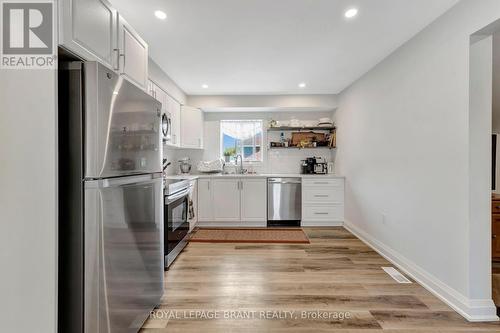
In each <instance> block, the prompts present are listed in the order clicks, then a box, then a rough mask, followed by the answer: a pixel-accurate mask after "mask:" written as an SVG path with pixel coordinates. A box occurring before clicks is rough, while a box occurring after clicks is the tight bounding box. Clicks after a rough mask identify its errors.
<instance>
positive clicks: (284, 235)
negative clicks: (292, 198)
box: [189, 228, 309, 244]
mask: <svg viewBox="0 0 500 333" xmlns="http://www.w3.org/2000/svg"><path fill="white" fill-rule="evenodd" d="M189 241H190V242H204V243H283V244H309V238H307V235H306V234H305V232H304V231H303V230H302V229H301V228H268V229H264V228H261V229H259V228H198V229H196V230H195V232H194V233H193V234H192V235H191V239H190V240H189Z"/></svg>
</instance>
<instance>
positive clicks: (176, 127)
mask: <svg viewBox="0 0 500 333" xmlns="http://www.w3.org/2000/svg"><path fill="white" fill-rule="evenodd" d="M167 107H168V109H167V111H168V112H170V116H171V119H172V140H171V141H170V143H169V144H170V145H172V146H176V147H179V146H180V144H181V143H180V132H181V104H180V103H179V102H177V101H176V100H175V99H173V98H172V97H171V96H167Z"/></svg>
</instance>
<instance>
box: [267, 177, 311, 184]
mask: <svg viewBox="0 0 500 333" xmlns="http://www.w3.org/2000/svg"><path fill="white" fill-rule="evenodd" d="M267 182H268V183H270V184H302V181H301V180H300V179H285V178H269V179H268V180H267Z"/></svg>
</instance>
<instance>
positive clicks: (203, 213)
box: [198, 178, 214, 222]
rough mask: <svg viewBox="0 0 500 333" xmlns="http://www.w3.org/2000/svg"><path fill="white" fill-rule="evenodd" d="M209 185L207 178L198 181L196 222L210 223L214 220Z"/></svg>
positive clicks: (210, 187)
mask: <svg viewBox="0 0 500 333" xmlns="http://www.w3.org/2000/svg"><path fill="white" fill-rule="evenodd" d="M211 185H212V181H211V180H210V179H209V178H200V179H198V222H210V221H213V219H214V210H213V204H212V197H213V196H212V186H211Z"/></svg>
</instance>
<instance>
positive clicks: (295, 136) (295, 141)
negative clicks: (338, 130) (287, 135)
mask: <svg viewBox="0 0 500 333" xmlns="http://www.w3.org/2000/svg"><path fill="white" fill-rule="evenodd" d="M325 137H326V136H325V133H314V132H293V133H292V146H298V145H299V144H300V142H301V141H307V142H313V139H314V138H316V140H315V141H316V142H322V141H325V140H326V139H325Z"/></svg>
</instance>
